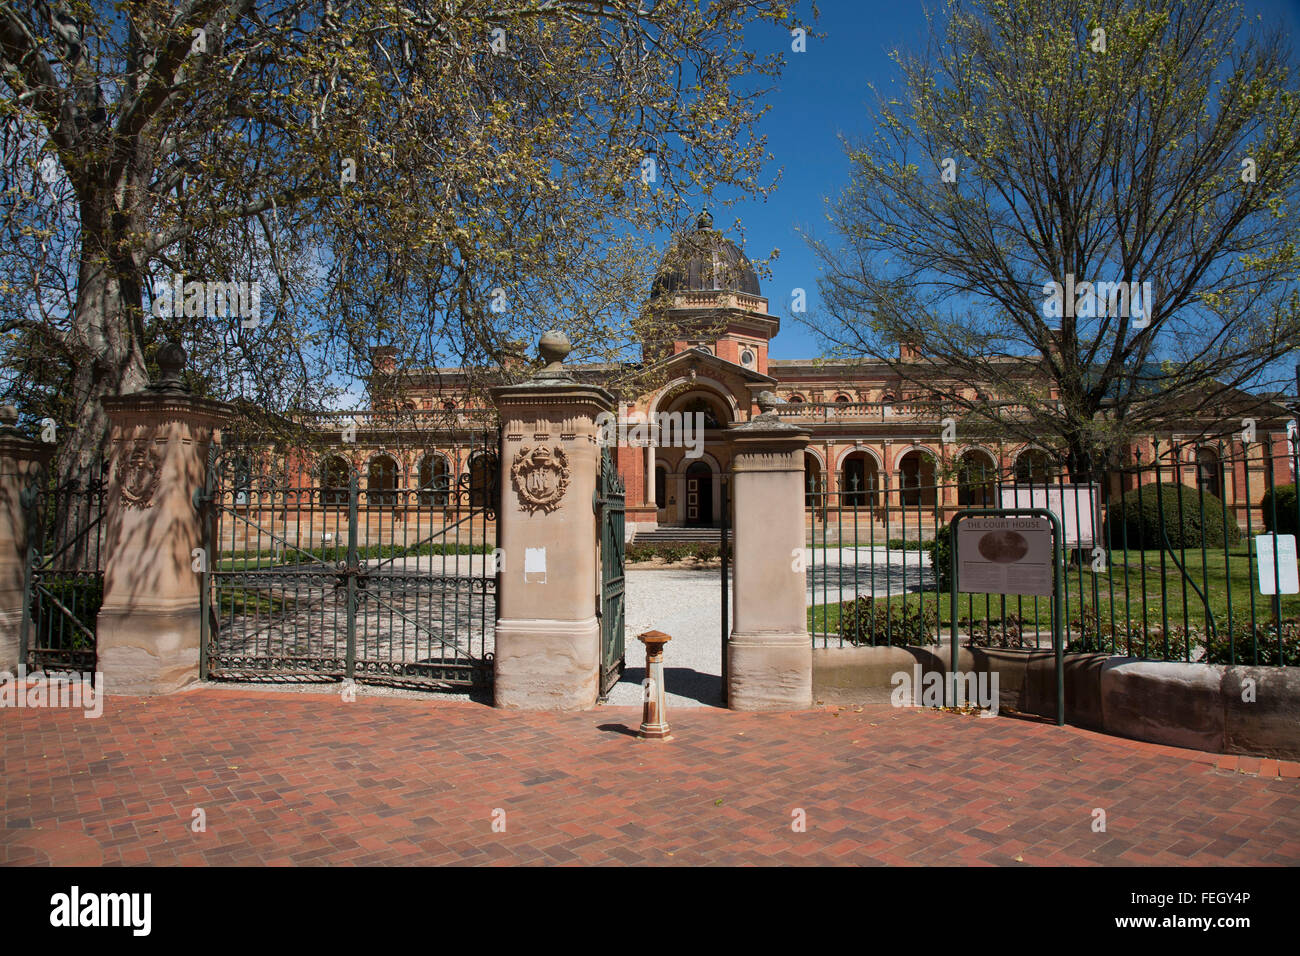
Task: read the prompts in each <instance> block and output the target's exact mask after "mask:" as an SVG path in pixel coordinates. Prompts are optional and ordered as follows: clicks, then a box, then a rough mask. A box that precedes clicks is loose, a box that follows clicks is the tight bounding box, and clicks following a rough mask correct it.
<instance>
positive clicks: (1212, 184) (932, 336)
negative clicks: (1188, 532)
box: [810, 0, 1300, 475]
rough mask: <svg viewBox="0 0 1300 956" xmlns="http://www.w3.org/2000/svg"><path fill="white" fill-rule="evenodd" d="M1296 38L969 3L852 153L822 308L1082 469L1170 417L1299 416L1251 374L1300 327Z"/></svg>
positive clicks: (858, 348)
mask: <svg viewBox="0 0 1300 956" xmlns="http://www.w3.org/2000/svg"><path fill="white" fill-rule="evenodd" d="M1288 57H1289V52H1288V50H1287V48H1286V46H1285V44H1284V41H1283V38H1282V36H1281V34H1280V33H1278V32H1273V33H1264V32H1263V31H1261V30H1259V29H1256V28H1255V27H1253V26H1251V27H1247V26H1246V24H1245V23H1244V20H1243V17H1242V14H1241V12H1240V10H1239V9H1238V8H1237V7H1236V6H1235V5H1232V4H1228V3H1223V2H1221V0H1142V2H1133V0H975V2H973V3H961V2H956V3H953V4H952V5H951V6H950V7H949V9H948V13H947V18H946V22H942V21H932V23H931V36H930V43H929V44H928V47H927V49H926V50H925V51H923V52H922V53H919V54H916V55H908V54H903V53H898V54H896V56H895V59H896V62H897V63H898V66H899V69H900V71H901V76H902V81H903V84H904V91H903V92H902V94H901V95H899V96H897V97H890V98H884V97H882V98H881V99H880V101H879V108H878V111H877V115H876V117H875V119H876V127H875V132H874V134H873V136H872V137H871V138H869V139H868V140H867V141H865V142H862V143H860V144H853V145H849V146H848V155H849V158H850V161H851V165H852V179H851V184H850V185H849V187H848V188H847V189H846V190H845V191H844V193H843V195H842V196H841V197H839V198H838V199H837V200H836V201H835V202H834V203H833V204H832V206H831V210H830V214H829V219H830V221H831V223H832V227H833V230H834V238H833V240H829V241H828V240H824V239H823V240H813V241H812V244H813V247H814V249H815V251H816V253H817V254H818V256H819V258H820V260H821V262H822V264H823V266H824V273H825V274H824V278H823V279H822V281H821V291H822V295H823V298H824V301H825V309H824V311H823V313H822V314H820V315H818V316H816V317H814V318H812V319H811V320H810V324H811V325H812V326H813V327H814V328H815V329H816V330H817V331H818V332H819V333H820V334H821V335H822V336H823V337H824V339H825V340H826V342H827V345H828V350H829V351H830V352H832V353H833V354H835V355H837V356H840V357H854V358H857V357H860V358H870V359H874V360H876V361H884V362H886V363H888V364H889V365H890V366H891V368H892V370H893V371H894V372H896V373H897V374H898V375H900V376H902V378H903V379H904V380H905V382H906V383H907V384H908V385H909V386H911V387H913V388H915V389H916V391H917V393H918V395H917V398H919V399H921V400H928V401H930V402H931V403H932V404H933V406H934V407H935V409H936V410H942V412H943V413H944V414H945V415H953V416H954V417H957V418H960V419H961V423H960V425H959V428H965V430H966V433H967V434H970V433H972V432H975V433H980V432H984V433H987V432H995V433H997V434H999V435H1002V436H1007V435H1011V436H1014V437H1018V438H1019V439H1021V440H1024V441H1035V442H1040V443H1044V444H1048V445H1049V446H1051V447H1052V448H1053V449H1054V451H1055V452H1056V454H1057V455H1058V457H1059V459H1060V460H1061V462H1062V463H1063V464H1065V465H1066V466H1067V467H1068V468H1069V470H1070V471H1071V473H1073V474H1075V475H1083V474H1086V473H1088V472H1089V471H1090V470H1091V469H1092V468H1093V467H1097V466H1098V465H1100V464H1101V463H1102V462H1105V461H1106V460H1107V459H1108V458H1109V459H1110V460H1112V461H1113V460H1114V458H1115V456H1117V455H1119V454H1120V453H1121V451H1122V449H1124V448H1125V447H1126V445H1127V442H1128V441H1129V440H1130V439H1131V438H1132V437H1133V436H1134V435H1135V434H1139V433H1142V432H1144V431H1148V432H1149V430H1150V429H1151V428H1153V427H1154V426H1156V425H1157V424H1158V423H1160V422H1169V421H1170V420H1171V419H1181V420H1183V421H1216V420H1217V421H1224V422H1226V421H1227V419H1228V418H1229V417H1233V418H1234V419H1235V424H1233V425H1232V426H1231V427H1232V429H1233V430H1239V429H1240V428H1241V423H1240V418H1241V417H1242V416H1250V415H1261V414H1262V415H1270V416H1271V415H1278V414H1282V413H1283V411H1282V410H1281V409H1280V408H1278V407H1277V406H1275V405H1272V404H1271V403H1270V400H1269V399H1268V398H1267V397H1255V396H1254V395H1252V394H1251V391H1247V389H1249V390H1252V391H1256V392H1258V391H1259V390H1261V389H1265V388H1268V387H1270V386H1272V387H1276V386H1277V385H1279V384H1280V383H1282V382H1283V381H1284V380H1285V377H1287V376H1289V374H1290V370H1289V369H1288V368H1285V367H1284V363H1283V362H1282V360H1283V358H1284V357H1286V356H1288V355H1294V354H1295V352H1296V349H1297V345H1298V343H1300V294H1298V293H1297V286H1296V278H1297V265H1298V264H1300V259H1298V258H1297V257H1298V256H1300V244H1298V240H1300V218H1297V212H1298V208H1297V200H1300V194H1298V193H1297V188H1298V184H1300V97H1297V91H1296V73H1295V69H1294V67H1293V66H1292V65H1291V63H1290V61H1289V59H1288ZM1070 277H1073V278H1072V279H1071V278H1070ZM1071 281H1073V282H1074V283H1076V284H1077V283H1083V282H1088V283H1097V282H1107V283H1113V282H1123V283H1125V284H1126V285H1125V286H1124V287H1123V288H1124V290H1126V291H1128V290H1130V289H1133V288H1136V289H1137V290H1138V291H1139V293H1140V292H1142V291H1143V290H1144V289H1145V290H1146V291H1149V293H1150V295H1149V296H1146V297H1145V298H1146V301H1141V302H1140V303H1139V302H1137V301H1135V300H1132V299H1130V300H1129V301H1128V304H1127V307H1125V302H1124V297H1123V296H1122V295H1121V293H1120V292H1119V291H1118V290H1116V289H1106V290H1103V299H1102V301H1100V302H1099V301H1097V300H1095V299H1094V298H1093V297H1092V296H1089V295H1087V294H1086V292H1085V289H1084V287H1082V286H1077V285H1076V289H1075V295H1074V296H1070V295H1069V294H1068V293H1067V292H1066V290H1067V289H1069V288H1070V285H1069V284H1070V283H1071ZM1051 283H1058V284H1059V288H1060V291H1061V293H1062V295H1061V296H1060V297H1059V299H1060V301H1059V302H1058V301H1052V295H1051V294H1050V293H1053V292H1055V291H1056V290H1055V289H1054V288H1053V287H1052V286H1051V285H1050V284H1051ZM1129 283H1132V284H1134V285H1132V286H1130V285H1128V284H1129ZM1091 291H1093V292H1097V291H1098V289H1097V288H1096V287H1093V289H1092V290H1091ZM1139 304H1140V306H1141V308H1140V309H1139V308H1138V305H1139ZM1057 305H1059V306H1060V308H1059V309H1058V308H1056V306H1057ZM900 344H901V345H904V346H908V347H910V348H912V349H916V350H919V353H920V360H919V361H902V360H901V355H902V353H903V352H905V351H908V350H903V349H900V348H899V346H900ZM1224 430H1225V431H1226V430H1227V426H1226V425H1225V427H1224Z"/></svg>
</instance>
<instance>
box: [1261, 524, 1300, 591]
mask: <svg viewBox="0 0 1300 956" xmlns="http://www.w3.org/2000/svg"><path fill="white" fill-rule="evenodd" d="M1274 542H1276V544H1277V577H1276V578H1275V577H1274V576H1273V545H1274ZM1255 563H1256V564H1258V565H1259V593H1260V594H1300V574H1297V573H1296V556H1295V535H1293V534H1261V535H1256V536H1255ZM1279 581H1280V582H1281V583H1282V587H1281V589H1280V590H1279V588H1278V586H1277V584H1278V582H1279Z"/></svg>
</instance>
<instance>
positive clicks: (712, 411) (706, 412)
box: [682, 398, 721, 428]
mask: <svg viewBox="0 0 1300 956" xmlns="http://www.w3.org/2000/svg"><path fill="white" fill-rule="evenodd" d="M682 414H683V415H702V416H703V418H701V419H700V420H701V421H703V422H704V427H705V428H720V427H721V424H720V422H719V420H718V410H717V409H716V408H714V407H713V403H711V402H707V401H705V400H704V399H702V398H695V399H692V400H691V401H689V402H687V403H686V404H685V405H683V406H682Z"/></svg>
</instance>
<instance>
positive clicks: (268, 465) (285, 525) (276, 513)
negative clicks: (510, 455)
mask: <svg viewBox="0 0 1300 956" xmlns="http://www.w3.org/2000/svg"><path fill="white" fill-rule="evenodd" d="M462 444H466V441H462ZM467 444H468V447H470V448H471V449H472V450H473V455H471V457H470V469H469V471H468V472H467V473H465V474H461V475H459V476H457V475H453V474H451V473H449V472H447V471H445V470H443V471H435V470H433V469H431V468H430V469H425V468H421V469H419V470H418V478H417V480H415V481H409V480H407V478H406V477H404V475H405V472H404V471H403V472H401V473H399V472H398V471H397V469H395V468H388V467H379V468H376V467H373V462H372V466H368V467H366V468H365V469H363V470H362V471H361V472H360V473H358V472H357V471H356V470H352V469H351V468H350V466H348V465H347V464H346V462H344V471H343V472H342V473H341V474H334V473H333V472H331V470H330V468H331V463H332V462H334V459H333V458H326V459H325V466H323V467H321V468H318V469H315V470H313V469H311V468H308V467H306V466H305V465H304V464H303V463H302V462H301V461H299V460H297V459H296V458H295V457H294V456H285V455H282V454H279V453H271V452H270V451H268V450H265V449H263V450H258V449H256V448H235V447H232V448H227V449H220V450H217V451H215V452H214V455H213V460H212V463H211V466H210V468H209V479H208V487H207V490H206V492H205V494H204V500H205V502H206V507H207V509H208V519H207V532H206V537H207V542H208V544H207V551H208V553H209V554H210V555H211V557H210V567H209V568H208V571H207V575H206V584H205V587H204V589H203V599H204V602H205V607H204V637H203V656H202V672H203V675H204V676H205V677H211V678H216V679H226V680H272V681H275V680H279V681H283V680H320V679H341V678H355V679H356V680H359V681H370V682H382V683H389V684H399V685H402V686H409V687H415V688H423V689H452V688H466V687H484V686H487V685H489V684H490V683H491V680H492V660H493V653H494V635H495V624H496V583H497V571H498V567H497V562H498V552H497V551H496V546H497V540H496V507H497V501H498V498H499V489H498V487H497V485H498V477H497V474H498V469H497V467H496V461H497V459H496V455H497V453H498V449H499V435H498V433H497V432H495V431H494V432H491V433H490V434H484V435H481V436H477V437H475V438H473V439H470V440H468V442H467ZM479 456H481V458H480V457H479ZM338 461H340V462H343V459H342V458H339V459H338Z"/></svg>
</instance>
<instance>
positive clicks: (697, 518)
mask: <svg viewBox="0 0 1300 956" xmlns="http://www.w3.org/2000/svg"><path fill="white" fill-rule="evenodd" d="M713 510H714V509H713V471H712V469H710V468H709V466H708V465H707V464H705V463H704V462H702V461H696V462H692V463H691V466H690V467H689V468H687V469H686V524H687V526H688V527H709V526H711V525H712V524H713Z"/></svg>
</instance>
